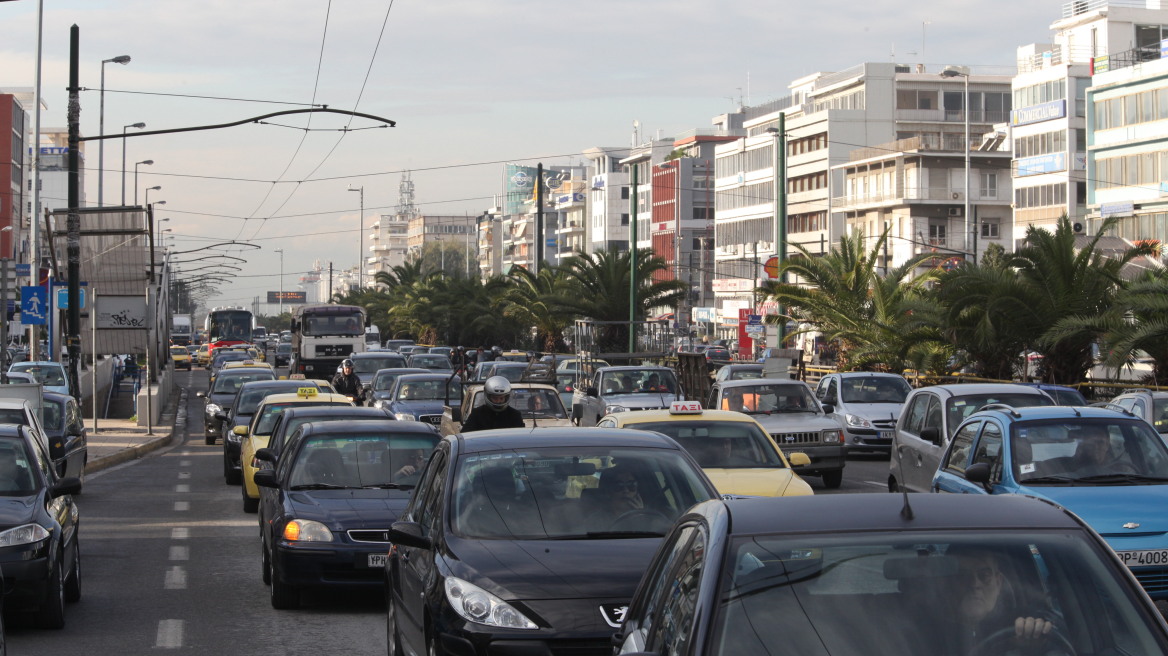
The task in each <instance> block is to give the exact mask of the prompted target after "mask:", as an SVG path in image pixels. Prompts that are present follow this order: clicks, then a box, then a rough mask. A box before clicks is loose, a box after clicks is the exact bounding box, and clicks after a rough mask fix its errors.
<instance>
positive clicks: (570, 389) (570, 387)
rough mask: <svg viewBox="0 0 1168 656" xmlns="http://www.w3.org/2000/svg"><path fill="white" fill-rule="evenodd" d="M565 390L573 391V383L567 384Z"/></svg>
mask: <svg viewBox="0 0 1168 656" xmlns="http://www.w3.org/2000/svg"><path fill="white" fill-rule="evenodd" d="M564 391H565V392H571V391H572V386H571V385H565V386H564Z"/></svg>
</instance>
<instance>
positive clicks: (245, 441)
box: [231, 385, 353, 513]
mask: <svg viewBox="0 0 1168 656" xmlns="http://www.w3.org/2000/svg"><path fill="white" fill-rule="evenodd" d="M309 405H339V406H346V405H347V406H352V405H353V403H352V402H351V401H349V397H347V396H345V395H343V394H334V393H331V392H322V391H320V390H319V389H318V388H317V387H316V386H315V385H306V386H304V387H301V388H299V389H297V390H296V393H295V394H273V395H271V396H267V397H264V400H263V401H261V402H260V405H259V407H257V408H256V412H255V415H253V416H252V418H251V424H249V425H247V426H236V427H235V428H233V429H231V432H233V433H235V434H236V435H238V436H239V437H240V438H241V439H240V448H239V465H240V471H241V474H242V477H243V485H242V486H241V487H242V489H243V512H249V513H253V512H256V511H257V510H258V509H259V502H260V489H259V487H257V486H256V484H255V481H254V480H253V479H252V477H253V476H254V475H255V473H256V469H257V467H256V461H255V453H256V451H258V450H260V449H263V448H265V447H267V446H268V439H269V438H270V437H271V436H272V428H274V427H275V425H276V420H277V419H278V418H279V417H280V413H282V412H284V410H287V409H288V408H291V407H294V406H295V407H302V406H309Z"/></svg>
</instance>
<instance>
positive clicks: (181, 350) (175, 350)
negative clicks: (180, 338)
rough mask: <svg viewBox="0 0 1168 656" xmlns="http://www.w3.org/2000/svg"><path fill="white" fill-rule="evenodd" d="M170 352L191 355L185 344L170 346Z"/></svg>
mask: <svg viewBox="0 0 1168 656" xmlns="http://www.w3.org/2000/svg"><path fill="white" fill-rule="evenodd" d="M170 354H171V355H189V352H188V351H187V349H186V347H185V346H172V347H170Z"/></svg>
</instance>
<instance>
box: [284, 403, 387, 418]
mask: <svg viewBox="0 0 1168 656" xmlns="http://www.w3.org/2000/svg"><path fill="white" fill-rule="evenodd" d="M289 413H291V414H289ZM333 415H345V416H346V417H373V418H376V417H389V416H390V414H389V411H387V410H382V409H381V408H367V407H359V406H352V407H346V406H337V405H309V406H304V407H300V408H288V409H287V410H285V411H284V416H285V417H331V416H333Z"/></svg>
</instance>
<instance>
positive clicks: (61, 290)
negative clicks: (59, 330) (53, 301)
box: [57, 287, 85, 310]
mask: <svg viewBox="0 0 1168 656" xmlns="http://www.w3.org/2000/svg"><path fill="white" fill-rule="evenodd" d="M77 291H79V292H81V297H80V300H81V308H82V309H84V308H85V288H84V287H82V288H81V289H78V290H77ZM57 308H58V309H61V310H67V309H69V288H68V287H58V288H57Z"/></svg>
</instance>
